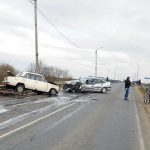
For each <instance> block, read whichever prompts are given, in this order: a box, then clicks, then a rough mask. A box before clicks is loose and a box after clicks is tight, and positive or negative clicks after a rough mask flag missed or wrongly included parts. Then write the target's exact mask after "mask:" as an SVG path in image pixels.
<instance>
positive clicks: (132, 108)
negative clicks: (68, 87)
mask: <svg viewBox="0 0 150 150" xmlns="http://www.w3.org/2000/svg"><path fill="white" fill-rule="evenodd" d="M123 95H124V88H123V85H122V84H115V85H113V87H112V91H111V92H110V93H108V94H101V93H84V94H79V95H75V94H71V95H69V94H66V95H65V96H63V95H61V96H60V97H59V98H49V99H45V100H44V102H42V100H40V101H38V102H36V105H35V104H34V103H33V102H31V101H29V102H28V103H27V104H25V106H24V104H22V105H19V106H18V107H17V108H18V109H19V108H20V107H21V108H22V109H21V110H26V109H27V108H28V107H29V106H31V104H32V108H34V105H35V107H37V109H36V111H35V110H32V109H29V111H27V112H23V114H17V115H16V116H15V119H14V120H13V119H11V118H9V117H8V116H9V115H10V116H11V111H10V114H9V115H8V114H7V115H6V116H7V117H8V118H7V117H5V114H6V113H4V114H2V115H3V118H1V119H2V121H1V123H0V127H1V128H0V150H145V149H146V148H145V145H144V140H143V134H142V130H141V126H140V120H139V117H138V111H137V107H136V103H135V96H134V91H133V90H132V89H131V91H130V97H129V101H124V100H123ZM1 104H2V103H1ZM37 104H39V105H40V106H37ZM27 106H28V107H27ZM39 107H40V108H39ZM13 108H14V106H13ZM15 108H16V107H15ZM17 108H16V109H17ZM42 108H43V109H42ZM10 110H11V108H10ZM12 111H14V110H13V109H12ZM7 113H8V112H7ZM24 114H26V116H23V115H24ZM0 115H1V114H0ZM20 116H21V117H20ZM13 117H14V116H12V118H13ZM4 118H5V119H6V120H3V119H4ZM8 120H9V121H8ZM2 126H3V127H2Z"/></svg>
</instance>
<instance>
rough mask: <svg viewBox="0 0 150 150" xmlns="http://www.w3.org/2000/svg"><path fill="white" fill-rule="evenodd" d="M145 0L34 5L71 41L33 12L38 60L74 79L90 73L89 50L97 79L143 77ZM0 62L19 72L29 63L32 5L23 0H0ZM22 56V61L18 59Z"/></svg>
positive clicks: (58, 1) (149, 36) (146, 26)
mask: <svg viewBox="0 0 150 150" xmlns="http://www.w3.org/2000/svg"><path fill="white" fill-rule="evenodd" d="M149 4H150V2H149V1H148V0H144V1H141V0H132V1H131V0H120V1H118V0H107V1H106V0H86V1H81V0H72V1H70V0H55V1H48V0H42V1H38V7H39V8H40V9H41V10H43V11H44V12H45V14H46V16H47V17H48V18H49V19H50V20H51V21H52V22H53V23H54V24H56V26H57V28H58V29H60V30H61V31H62V32H63V33H64V34H65V35H66V36H67V37H68V38H69V39H70V40H71V41H73V42H74V43H76V44H77V45H78V46H79V47H80V48H78V49H77V48H75V47H74V46H73V45H71V44H70V43H69V42H68V41H66V40H65V39H64V38H63V37H62V36H61V35H60V34H59V33H58V32H57V31H56V30H55V29H54V28H53V27H52V26H51V25H50V24H49V23H48V22H47V21H46V20H45V19H44V18H43V16H42V15H41V14H40V13H38V30H39V57H40V59H42V60H44V62H45V63H47V64H48V65H55V66H58V67H61V68H64V69H68V70H70V72H71V73H72V74H73V75H74V76H76V77H77V76H81V75H94V67H95V50H96V48H98V47H100V46H103V47H104V49H102V50H101V51H99V52H98V66H99V69H98V70H99V71H98V73H99V75H100V76H107V75H108V74H109V75H110V76H111V77H114V70H115V68H116V67H119V68H121V69H119V70H120V71H118V72H120V74H122V78H124V77H125V76H128V75H130V76H133V75H134V74H135V73H137V63H139V64H140V70H141V71H140V76H141V78H143V77H144V76H145V75H147V74H149V71H148V69H147V67H148V62H149V56H150V51H149V39H150V34H149V32H150V28H149V26H150V17H149V13H150V10H149ZM0 24H1V28H0V32H1V34H0V62H7V61H8V62H9V63H11V64H13V65H15V66H17V67H18V68H20V69H21V70H23V69H25V68H26V67H27V65H28V64H29V63H30V62H33V61H34V57H35V54H34V51H35V50H34V14H33V5H32V4H31V3H29V2H28V1H27V0H22V1H20V0H14V1H10V0H5V1H0ZM21 58H24V59H21Z"/></svg>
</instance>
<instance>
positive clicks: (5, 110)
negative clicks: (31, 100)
mask: <svg viewBox="0 0 150 150" xmlns="http://www.w3.org/2000/svg"><path fill="white" fill-rule="evenodd" d="M7 111H9V110H7V109H0V114H2V113H4V112H7Z"/></svg>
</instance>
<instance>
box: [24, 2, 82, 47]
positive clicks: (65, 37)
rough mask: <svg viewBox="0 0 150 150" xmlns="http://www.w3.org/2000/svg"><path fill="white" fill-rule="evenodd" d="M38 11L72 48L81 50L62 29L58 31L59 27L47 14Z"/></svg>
mask: <svg viewBox="0 0 150 150" xmlns="http://www.w3.org/2000/svg"><path fill="white" fill-rule="evenodd" d="M27 1H28V2H30V3H31V4H33V5H34V2H33V0H27ZM37 10H38V11H39V13H40V14H41V15H42V16H43V17H44V18H45V19H46V20H47V22H48V23H49V24H50V25H51V26H52V27H53V28H54V29H55V30H56V31H57V32H58V33H59V34H60V35H61V36H62V37H63V38H64V39H65V40H66V41H68V42H69V43H70V44H71V45H72V46H74V47H75V48H80V47H79V46H78V45H77V44H75V43H74V42H72V41H71V40H70V39H69V38H68V37H67V36H66V35H64V33H63V32H61V31H60V29H58V27H57V26H56V25H55V24H54V23H53V22H52V21H51V20H50V19H49V18H48V17H47V16H46V15H45V13H44V12H43V11H42V10H41V9H39V8H38V7H37Z"/></svg>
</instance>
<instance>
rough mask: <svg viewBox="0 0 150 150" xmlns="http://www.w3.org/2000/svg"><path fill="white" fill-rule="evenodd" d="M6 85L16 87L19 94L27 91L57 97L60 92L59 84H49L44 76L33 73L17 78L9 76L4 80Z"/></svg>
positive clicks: (26, 73) (20, 74)
mask: <svg viewBox="0 0 150 150" xmlns="http://www.w3.org/2000/svg"><path fill="white" fill-rule="evenodd" d="M4 83H5V84H6V85H8V86H12V87H15V88H16V90H17V92H19V93H21V92H23V91H24V90H25V89H30V90H33V91H37V92H44V93H49V94H50V95H56V94H58V92H59V86H58V85H57V84H55V83H49V82H47V81H46V79H45V77H44V76H43V75H40V74H36V73H31V72H23V73H19V74H18V75H16V76H7V77H6V78H5V79H4Z"/></svg>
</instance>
